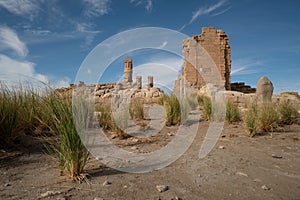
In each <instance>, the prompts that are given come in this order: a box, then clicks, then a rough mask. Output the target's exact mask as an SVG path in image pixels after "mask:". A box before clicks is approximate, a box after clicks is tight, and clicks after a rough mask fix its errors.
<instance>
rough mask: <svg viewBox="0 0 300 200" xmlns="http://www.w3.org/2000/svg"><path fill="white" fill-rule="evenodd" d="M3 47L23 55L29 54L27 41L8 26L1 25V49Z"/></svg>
mask: <svg viewBox="0 0 300 200" xmlns="http://www.w3.org/2000/svg"><path fill="white" fill-rule="evenodd" d="M1 49H2V50H5V49H11V50H13V51H14V52H16V53H17V54H18V55H19V56H21V57H25V56H26V55H27V54H28V49H27V47H26V45H25V43H23V42H22V41H21V40H20V39H19V37H18V35H17V33H16V32H15V31H14V30H12V29H10V28H8V27H0V50H1Z"/></svg>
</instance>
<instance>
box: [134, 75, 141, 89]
mask: <svg viewBox="0 0 300 200" xmlns="http://www.w3.org/2000/svg"><path fill="white" fill-rule="evenodd" d="M135 79H136V85H137V87H138V89H141V88H142V76H136V77H135Z"/></svg>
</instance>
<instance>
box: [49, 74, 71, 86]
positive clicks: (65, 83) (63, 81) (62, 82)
mask: <svg viewBox="0 0 300 200" xmlns="http://www.w3.org/2000/svg"><path fill="white" fill-rule="evenodd" d="M70 83H71V79H70V78H69V77H64V78H63V79H61V80H57V81H54V83H50V85H51V87H53V88H62V87H69V85H70Z"/></svg>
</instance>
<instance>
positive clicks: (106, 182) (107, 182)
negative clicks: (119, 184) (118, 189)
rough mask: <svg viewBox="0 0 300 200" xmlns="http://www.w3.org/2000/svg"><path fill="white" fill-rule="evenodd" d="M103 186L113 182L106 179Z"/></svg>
mask: <svg viewBox="0 0 300 200" xmlns="http://www.w3.org/2000/svg"><path fill="white" fill-rule="evenodd" d="M102 185H103V186H106V185H111V182H110V181H108V180H106V181H104V182H103V184H102Z"/></svg>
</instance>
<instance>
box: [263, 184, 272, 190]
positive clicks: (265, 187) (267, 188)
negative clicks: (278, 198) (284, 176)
mask: <svg viewBox="0 0 300 200" xmlns="http://www.w3.org/2000/svg"><path fill="white" fill-rule="evenodd" d="M261 188H262V189H264V190H271V188H269V187H268V186H266V185H263V186H261Z"/></svg>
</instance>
